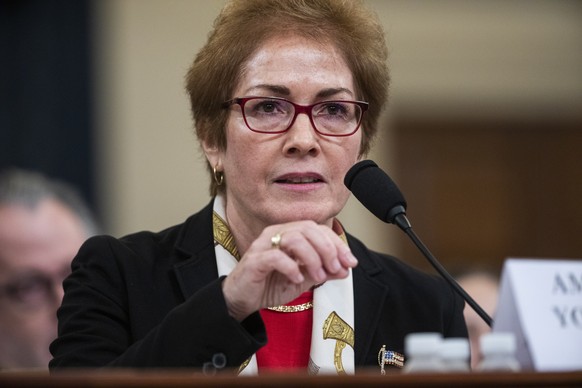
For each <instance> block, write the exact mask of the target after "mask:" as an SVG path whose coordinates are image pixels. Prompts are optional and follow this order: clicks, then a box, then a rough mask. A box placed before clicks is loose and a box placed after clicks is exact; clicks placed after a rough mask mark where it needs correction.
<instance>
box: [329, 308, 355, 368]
mask: <svg viewBox="0 0 582 388" xmlns="http://www.w3.org/2000/svg"><path fill="white" fill-rule="evenodd" d="M323 339H324V340H325V339H335V340H336V342H335V349H334V352H333V364H334V366H335V369H336V371H337V373H338V374H346V371H345V369H344V365H343V363H342V352H343V350H344V348H345V347H346V345H350V346H351V347H352V349H353V348H354V329H352V328H351V327H350V325H348V324H347V323H346V321H344V320H343V319H341V318H340V317H339V315H337V313H336V312H335V311H332V312H331V314H329V316H328V317H327V319H326V320H325V322H324V323H323Z"/></svg>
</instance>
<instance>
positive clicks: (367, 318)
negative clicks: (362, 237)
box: [350, 244, 389, 366]
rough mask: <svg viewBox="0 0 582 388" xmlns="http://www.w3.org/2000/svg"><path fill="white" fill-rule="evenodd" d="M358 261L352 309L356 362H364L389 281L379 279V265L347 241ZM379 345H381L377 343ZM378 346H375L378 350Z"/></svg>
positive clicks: (383, 304) (355, 270)
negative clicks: (384, 281)
mask: <svg viewBox="0 0 582 388" xmlns="http://www.w3.org/2000/svg"><path fill="white" fill-rule="evenodd" d="M350 247H351V248H352V252H353V254H354V255H355V256H356V257H357V258H358V260H359V264H358V266H357V267H356V268H354V270H353V276H354V311H355V326H356V327H355V344H356V346H355V363H356V366H357V365H363V364H365V358H366V355H367V354H369V353H370V348H371V346H372V343H371V342H372V339H373V338H374V335H373V333H374V332H375V331H376V330H377V328H378V325H379V324H380V316H381V313H382V308H383V307H384V306H385V305H386V303H385V301H386V298H387V297H388V289H389V287H388V285H387V284H384V283H382V282H381V281H380V280H379V279H378V275H379V274H380V273H381V271H380V267H378V266H377V265H376V263H374V262H373V261H372V260H370V259H369V257H368V254H367V252H366V251H365V250H364V249H360V247H361V246H360V245H359V244H353V245H352V244H350ZM379 346H381V345H379ZM379 349H380V348H378V350H379Z"/></svg>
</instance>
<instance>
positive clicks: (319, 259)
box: [222, 221, 358, 321]
mask: <svg viewBox="0 0 582 388" xmlns="http://www.w3.org/2000/svg"><path fill="white" fill-rule="evenodd" d="M277 236H280V239H279V243H278V244H277V240H278V238H277ZM357 263H358V261H357V260H356V258H355V257H354V255H353V254H352V252H351V251H350V248H349V247H348V246H347V244H345V243H344V242H343V241H342V240H341V239H340V238H339V237H338V235H337V234H335V232H334V231H333V230H331V228H329V227H327V226H324V225H318V224H316V223H315V222H313V221H297V222H291V223H287V224H281V225H272V226H269V227H267V228H265V229H264V230H263V232H262V233H261V235H260V236H259V237H258V238H257V239H256V240H255V241H254V242H253V243H252V244H251V246H250V247H249V249H248V250H247V252H246V253H245V254H244V256H243V257H242V258H241V260H240V262H239V263H238V264H237V265H236V267H235V268H234V269H233V271H232V272H231V273H230V275H228V276H227V277H226V279H225V280H224V282H223V284H222V289H223V293H224V298H225V300H226V305H227V308H228V311H229V313H230V315H231V316H232V317H234V318H235V319H237V320H238V321H242V320H243V319H245V318H246V317H247V316H249V315H250V314H252V313H253V312H255V311H258V310H259V309H262V308H266V307H273V306H279V305H282V304H285V303H289V302H290V301H292V300H293V299H295V298H297V297H298V296H299V295H301V293H303V292H305V291H307V290H308V289H310V288H311V287H313V286H314V285H316V284H320V283H323V282H325V281H328V280H333V279H342V278H345V277H346V276H348V273H349V269H350V268H353V267H355V266H356V265H357Z"/></svg>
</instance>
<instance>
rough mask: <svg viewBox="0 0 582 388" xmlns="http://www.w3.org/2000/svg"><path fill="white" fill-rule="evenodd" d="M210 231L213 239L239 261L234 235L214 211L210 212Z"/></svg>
mask: <svg viewBox="0 0 582 388" xmlns="http://www.w3.org/2000/svg"><path fill="white" fill-rule="evenodd" d="M212 233H213V235H214V241H215V242H217V243H218V244H220V245H222V247H223V248H224V249H226V250H227V251H228V253H230V254H231V255H232V256H233V257H234V258H235V259H236V261H239V260H240V255H239V253H238V249H237V248H236V244H235V243H234V237H233V235H232V233H230V229H229V228H228V224H227V223H226V221H224V220H223V219H222V218H221V217H220V216H219V215H218V214H217V213H216V212H214V213H212Z"/></svg>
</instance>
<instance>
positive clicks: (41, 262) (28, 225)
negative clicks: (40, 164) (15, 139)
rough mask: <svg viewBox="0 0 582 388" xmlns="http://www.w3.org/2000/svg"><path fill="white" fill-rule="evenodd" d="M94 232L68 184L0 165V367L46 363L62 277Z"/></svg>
mask: <svg viewBox="0 0 582 388" xmlns="http://www.w3.org/2000/svg"><path fill="white" fill-rule="evenodd" d="M96 232H97V227H96V223H95V221H94V218H93V216H92V214H91V212H90V211H89V208H88V207H87V205H86V204H85V203H84V202H83V200H82V199H81V197H80V196H79V195H78V194H77V192H76V191H75V190H74V189H73V188H71V187H70V186H67V185H66V184H64V183H61V182H56V181H53V180H50V179H48V178H47V177H44V176H42V175H40V174H37V173H33V172H28V171H24V170H18V169H11V170H6V171H0V369H14V368H36V367H43V368H45V367H47V366H48V362H49V360H50V359H51V355H50V353H49V344H50V343H51V341H52V340H53V339H54V338H55V337H56V335H57V318H56V310H57V308H58V307H59V306H60V303H61V299H62V296H63V289H62V281H63V279H64V278H65V277H66V276H67V275H68V274H69V272H70V270H71V269H70V264H71V261H72V259H73V257H74V256H75V255H76V253H77V251H78V250H79V248H80V246H81V244H82V243H83V242H84V241H85V240H86V239H87V238H88V237H89V236H91V235H93V234H95V233H96Z"/></svg>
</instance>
